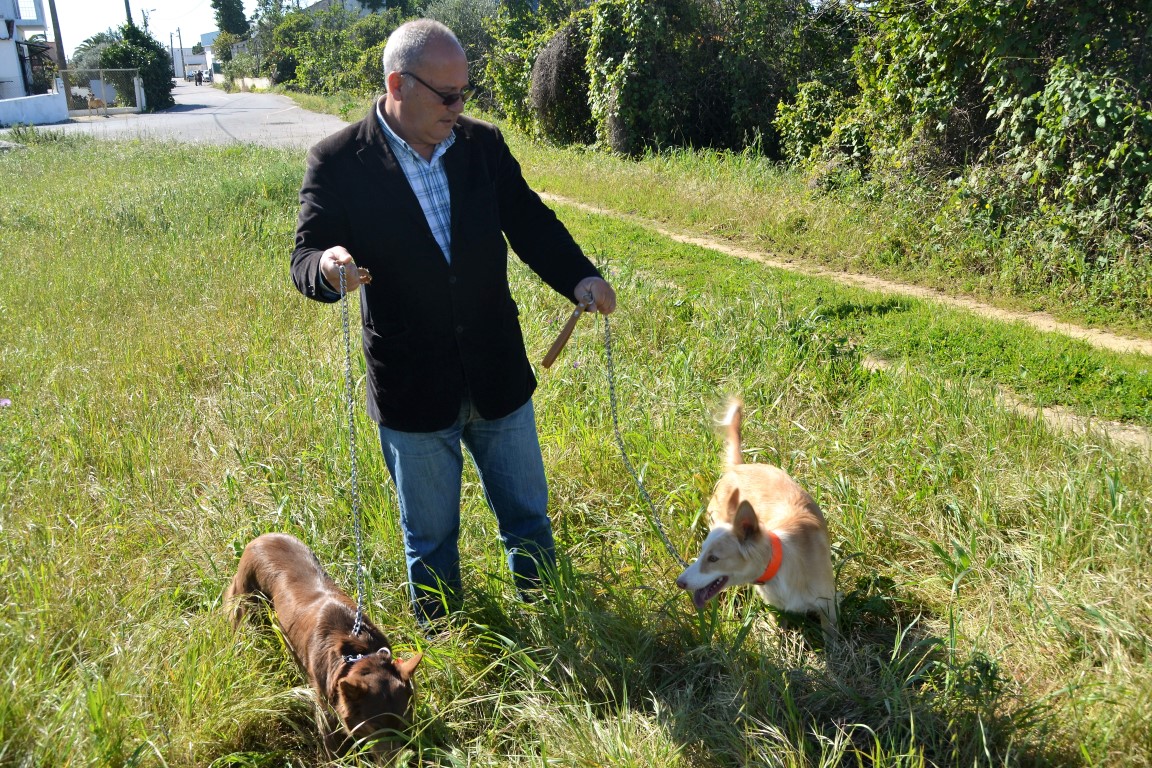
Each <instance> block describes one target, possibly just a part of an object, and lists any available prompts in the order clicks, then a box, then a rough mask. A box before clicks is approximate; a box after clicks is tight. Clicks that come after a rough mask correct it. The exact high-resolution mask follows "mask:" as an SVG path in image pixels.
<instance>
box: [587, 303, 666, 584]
mask: <svg viewBox="0 0 1152 768" xmlns="http://www.w3.org/2000/svg"><path fill="white" fill-rule="evenodd" d="M600 317H601V318H603V320H604V352H605V353H606V355H607V358H608V400H609V402H610V403H611V405H612V431H613V433H614V434H615V435H616V445H617V446H618V447H619V448H620V457H621V458H622V459H624V466H625V467H626V468H627V469H628V474H630V475H632V479H633V480H634V481H635V482H636V487H637V488H638V489H640V495H641V496H643V497H644V501H646V502H648V510H649V512H650V514H651V519H652V524H653V527H655V528H656V533H658V534H659V535H660V540H661V541H663V542H664V548H665V549H667V550H668V554H670V555H672V557H673V558H675V559H676V561H677V562H679V563H680V566H681V567H682V568H687V567H688V562H687V561H686V560H685V559H684V558H683V557H681V556H680V553H679V552H677V551H676V548H675V547H673V546H672V541H671V540H670V539H669V538H668V534H667V533H666V532H665V531H664V524H663V523H661V522H660V516H659V515H658V514H657V513H656V505H655V504H654V503H652V497H651V496H649V495H648V490H647V489H646V488H645V487H644V483H643V481H642V480H641V479H640V474H639V473H638V472H637V471H636V468H635V467H633V466H632V462H631V461H629V460H628V451H627V450H626V449H625V447H624V437H623V436H622V435H621V434H620V419H619V418H618V417H617V415H616V414H617V411H618V410H619V409H618V408H617V406H616V366H615V364H614V362H613V360H612V324H611V323H610V322H609V321H608V315H601V316H600Z"/></svg>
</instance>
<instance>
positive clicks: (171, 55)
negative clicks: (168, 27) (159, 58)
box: [168, 32, 180, 77]
mask: <svg viewBox="0 0 1152 768" xmlns="http://www.w3.org/2000/svg"><path fill="white" fill-rule="evenodd" d="M168 58H170V59H172V77H180V75H179V74H177V73H176V49H175V48H173V47H172V33H171V32H169V33H168Z"/></svg>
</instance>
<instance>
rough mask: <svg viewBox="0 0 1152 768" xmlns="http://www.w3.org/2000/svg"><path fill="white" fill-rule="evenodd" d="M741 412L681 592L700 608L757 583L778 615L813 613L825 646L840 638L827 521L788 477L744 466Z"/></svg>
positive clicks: (732, 423)
mask: <svg viewBox="0 0 1152 768" xmlns="http://www.w3.org/2000/svg"><path fill="white" fill-rule="evenodd" d="M741 410H742V406H741V403H740V401H739V400H734V401H733V402H732V403H731V404H730V406H729V408H728V415H727V417H726V419H725V425H726V427H727V433H726V440H725V443H726V458H727V462H726V464H727V466H726V468H725V472H724V474H723V475H722V476H721V477H720V480H719V481H718V482H717V483H716V490H715V491H714V492H713V494H712V499H711V500H710V501H709V502H708V515H709V520H710V527H709V531H708V536H707V537H706V538H705V539H704V545H703V547H702V548H701V550H700V556H699V557H698V558H696V562H695V563H693V564H692V565H690V566H688V568H687V569H686V570H685V571H684V572H683V573H682V574H680V577H679V578H678V579H676V586H678V587H680V588H681V589H687V590H691V591H692V601H693V603H695V605H696V607H697V608H703V607H704V605H705V604H706V603H707V602H708V601H709V600H711V599H712V598H714V597H716V595H718V594H720V591H721V590H722V589H724V588H725V587H731V586H736V585H740V584H755V585H756V590H757V591H758V592H759V593H760V596H761V597H762V598H764V600H765V601H767V602H768V603H770V604H771V605H774V606H776V607H777V608H779V609H780V610H783V611H789V612H796V613H813V612H814V613H816V614H818V615H819V617H820V623H821V626H822V628H823V630H824V636H825V639H826V640H829V641H831V640H832V639H833V638H835V637H836V636H837V635H836V579H835V575H834V573H833V570H832V551H831V547H830V545H829V541H828V528H827V526H826V525H825V523H824V515H823V513H821V511H820V507H818V506H816V502H815V501H813V500H812V497H811V496H809V495H808V494H807V492H805V490H804V489H803V488H801V487H800V486H799V485H798V484H797V483H796V481H795V480H793V479H792V478H791V477H789V476H788V473H787V472H785V471H784V470H782V469H780V468H779V467H774V466H772V465H770V464H745V463H744V459H743V456H742V455H741V443H740V421H741Z"/></svg>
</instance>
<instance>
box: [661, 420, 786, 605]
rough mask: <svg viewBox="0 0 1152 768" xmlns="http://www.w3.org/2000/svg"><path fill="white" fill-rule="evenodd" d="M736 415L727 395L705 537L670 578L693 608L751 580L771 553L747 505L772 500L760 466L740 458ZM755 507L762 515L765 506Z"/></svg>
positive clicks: (770, 544) (754, 578)
mask: <svg viewBox="0 0 1152 768" xmlns="http://www.w3.org/2000/svg"><path fill="white" fill-rule="evenodd" d="M742 416H743V406H742V404H741V402H740V401H739V400H737V399H734V400H732V402H731V403H729V405H728V412H727V414H726V415H725V417H724V420H723V421H722V422H721V426H723V427H724V428H725V435H724V465H725V467H724V474H723V475H721V476H720V479H719V480H718V481H717V482H716V489H715V490H714V491H713V492H712V498H711V499H710V500H709V501H708V519H709V524H710V527H709V530H708V536H707V538H705V539H704V544H703V546H702V547H701V549H700V556H699V557H697V558H696V562H694V563H693V564H692V565H690V566H688V567H687V568H686V569H685V570H684V572H683V573H682V574H680V577H679V578H677V579H676V586H678V587H680V588H681V589H687V590H691V591H692V602H693V603H695V605H696V607H697V608H703V607H704V605H705V604H706V603H707V602H708V601H709V600H711V599H712V598H714V597H716V595H718V594H720V591H721V590H722V589H724V588H725V587H731V586H737V585H740V584H752V583H753V582H755V581H756V580H757V579H759V578H760V577H761V576H762V575H763V574H764V569H765V566H766V565H767V564H768V563H769V562H771V560H772V556H773V552H772V547H773V544H772V542H771V540H770V538H769V535H768V532H767V531H765V530H764V528H763V523H762V522H761V517H760V516H759V515H757V514H756V513H757V510H756V509H755V508H754V506H753V505H754V504H760V505H763V506H766V507H767V506H773V507H774V506H775V503H774V502H775V500H773V502H772V503H766V501H765V496H766V495H767V494H766V493H765V492H764V491H765V490H767V489H765V488H764V481H765V478H764V477H763V473H764V471H765V470H764V468H763V467H760V466H757V465H748V464H745V463H744V457H743V455H742V453H741V450H742V443H741V438H740V425H741V421H742ZM773 480H775V478H773ZM753 491H758V492H753ZM759 511H760V512H761V513H762V514H764V513H766V512H767V511H768V510H767V509H761V510H759ZM777 545H778V544H777Z"/></svg>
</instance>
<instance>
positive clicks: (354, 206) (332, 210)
mask: <svg viewBox="0 0 1152 768" xmlns="http://www.w3.org/2000/svg"><path fill="white" fill-rule="evenodd" d="M383 64H384V74H385V79H386V87H387V92H386V93H385V95H384V96H383V97H382V98H381V99H380V100H379V101H378V102H377V103H376V105H375V108H374V109H373V111H372V112H370V113H369V115H368V116H367V117H366V118H365V119H364V120H362V121H361V122H359V123H356V124H354V125H352V126H349V127H348V128H346V129H344V130H342V131H340V132H338V133H336V134H334V135H332V136H329V137H328V138H326V139H324V140H322V141H321V142H319V143H318V144H317V145H316V146H314V147H313V148H312V150H311V152H310V153H309V156H308V167H307V171H306V173H305V176H304V182H303V184H302V186H301V190H300V214H299V219H298V222H297V228H296V249H295V251H294V252H293V254H292V279H293V282H294V283H295V284H296V287H297V288H298V289H299V290H300V291H301V292H302V293H303V294H304V295H305V296H308V297H309V298H312V299H316V300H318V301H328V302H331V301H336V300H337V299H338V298H339V294H338V292H337V291H338V289H339V286H340V268H341V267H345V268H346V274H345V281H346V288H347V290H350V291H354V290H357V289H358V288H361V287H362V291H361V297H360V309H361V316H362V318H363V332H362V336H363V342H364V357H365V359H366V362H367V368H368V384H367V389H368V413H369V415H370V416H371V418H372V419H373V420H374V421H376V422H377V423H378V424H379V429H380V443H381V447H382V448H383V451H384V457H385V462H386V463H387V465H388V471H389V473H390V475H391V477H392V480H393V482H394V484H395V486H396V490H397V497H398V499H399V505H400V523H401V529H402V531H403V535H404V546H405V554H406V557H407V561H408V577H409V583H410V589H411V598H412V604H413V610H414V612H415V614H416V617H417V619H418V620H419V621H420V622H421V623H423V624H428V623H430V622H432V621H434V620H435V619H438V618H440V617H442V616H443V615H444V614H445V612H446V611H451V610H454V609H456V608H457V607H458V606H459V603H460V591H461V579H460V556H459V550H458V547H457V540H458V538H459V532H460V485H461V472H462V470H463V454H462V451H461V443H463V444H464V446H465V447H466V448H467V449H468V452H469V454H470V455H471V457H472V459H473V462H474V463H475V465H476V468H477V470H478V472H479V475H480V479H481V482H482V484H483V487H484V495H485V498H486V500H487V502H488V505H489V507H491V509H492V510H493V512H494V513H495V515H496V519H497V521H498V524H499V530H500V538H501V540H502V541H503V543H504V546H505V548H506V550H507V552H508V563H509V567H510V569H511V571H512V574H513V577H514V579H515V582H516V584H517V586H518V587H519V588H520V589H521V590H525V589H531V588H533V587H534V586H536V585H537V584H538V583H539V567H540V566H544V567H548V566H550V565H551V564H552V563H553V561H554V555H555V549H554V544H553V538H552V527H551V523H550V521H549V519H548V515H547V503H548V489H547V484H546V481H545V476H544V465H543V460H542V458H541V455H540V445H539V442H538V438H537V434H536V423H535V415H534V413H533V409H532V399H531V398H532V393H533V391H534V390H535V388H536V379H535V376H534V375H533V372H532V367H531V364H530V363H529V361H528V357H527V354H526V352H525V349H524V340H523V337H522V335H521V331H520V325H519V320H518V310H517V307H516V303H515V301H514V300H513V299H512V295H511V291H510V289H509V285H508V274H507V261H508V244H511V246H512V248H513V250H514V251H515V252H516V255H517V256H518V257H519V258H520V259H521V260H522V261H523V262H524V263H525V264H527V265H528V266H529V267H530V268H531V269H532V270H533V271H534V272H535V273H536V274H537V275H539V276H540V278H541V279H542V280H544V282H545V283H547V284H548V285H549V286H551V287H552V288H553V289H555V290H556V291H558V292H559V293H561V294H563V295H565V296H568V297H569V298H570V299H572V300H573V301H576V302H580V303H582V304H585V305H586V306H587V308H588V310H589V311H598V312H602V313H605V314H607V313H610V312H612V311H613V310H614V309H615V307H616V295H615V293H614V291H613V290H612V287H611V286H610V285H609V284H608V283H607V282H605V281H604V280H603V279H602V277H601V275H600V273H599V272H598V271H597V269H596V268H595V266H593V264H592V263H591V262H590V261H589V260H588V259H587V258H586V257H585V256H584V254H583V253H582V252H581V250H580V248H579V246H577V245H576V243H575V241H574V240H573V239H572V236H571V235H570V234H569V233H568V231H567V229H566V228H565V227H564V225H563V224H561V223H560V221H559V220H558V219H557V218H556V216H555V214H553V213H552V211H551V210H549V209H548V208H547V207H546V206H545V205H544V204H543V203H542V202H541V201H540V198H539V196H538V195H537V194H536V193H535V192H533V191H532V190H531V189H530V188H529V187H528V185H527V183H526V182H525V181H524V178H523V177H522V175H521V173H520V166H519V164H518V163H517V162H516V160H515V159H514V158H513V157H512V155H511V153H510V152H509V150H508V147H507V145H506V144H505V143H504V139H503V137H502V136H501V134H500V131H499V130H498V129H497V128H496V127H495V126H493V125H490V124H488V123H485V122H481V121H479V120H474V119H471V118H468V117H465V116H463V115H462V114H461V113H462V112H463V111H464V102H465V101H466V100H467V98H468V96H469V95H470V89H469V87H468V61H467V58H466V57H465V55H464V50H463V48H462V47H461V46H460V43H459V41H458V40H457V39H456V36H455V35H454V34H453V33H452V31H451V30H449V29H448V28H447V27H445V26H444V25H442V24H440V23H438V22H435V21H431V20H428V19H421V20H417V21H412V22H408V23H406V24H404V25H402V26H400V27H399V28H397V29H396V31H395V32H393V34H392V35H391V36H390V37H389V39H388V43H387V44H386V46H385V49H384V56H383ZM505 238H507V243H506V242H505Z"/></svg>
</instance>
